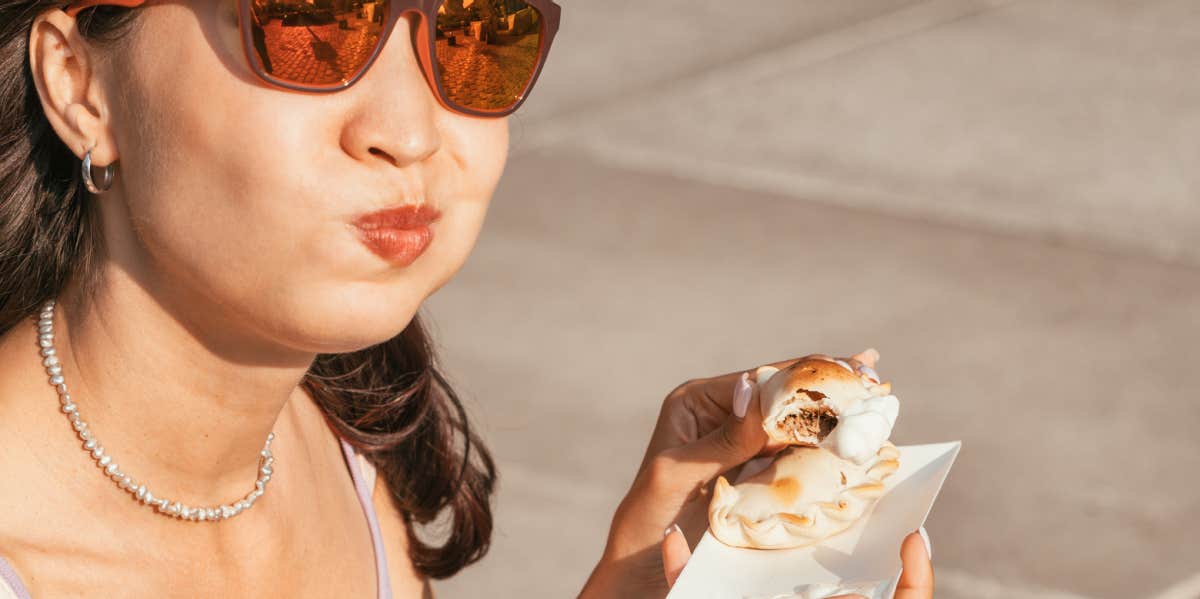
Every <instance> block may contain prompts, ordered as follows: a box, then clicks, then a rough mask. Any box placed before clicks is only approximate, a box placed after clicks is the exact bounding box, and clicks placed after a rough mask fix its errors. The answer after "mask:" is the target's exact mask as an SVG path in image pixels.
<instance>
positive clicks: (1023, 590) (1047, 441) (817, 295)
mask: <svg viewBox="0 0 1200 599" xmlns="http://www.w3.org/2000/svg"><path fill="white" fill-rule="evenodd" d="M560 3H561V4H562V5H563V27H562V30H561V31H560V33H559V39H558V40H556V42H555V49H554V53H553V56H552V57H551V61H550V63H549V64H548V65H547V66H546V68H545V70H544V71H543V73H542V79H541V81H540V82H539V87H538V89H537V90H535V91H534V93H533V94H532V95H531V97H530V100H529V102H528V103H527V104H526V106H525V107H524V108H523V109H522V111H521V112H520V113H518V115H515V116H514V117H512V118H511V119H510V128H511V132H512V138H513V148H512V153H511V156H510V161H509V164H508V167H507V170H506V173H505V176H504V178H503V179H502V181H501V183H500V188H499V189H498V191H497V193H496V196H495V198H494V203H493V205H492V209H491V212H490V214H489V217H488V221H487V223H486V225H485V227H484V232H483V236H482V237H481V239H480V241H479V244H478V246H477V248H476V250H475V252H474V254H473V255H472V257H471V258H470V260H469V261H468V263H467V264H466V266H465V267H464V269H463V271H462V272H461V273H460V274H459V275H458V276H457V278H456V279H455V280H453V281H452V282H451V283H450V284H448V285H447V286H446V287H444V288H443V289H442V290H440V291H439V292H438V293H437V294H436V295H435V296H434V297H433V298H432V299H431V300H430V302H429V303H428V305H427V312H426V314H427V316H428V317H429V318H430V319H431V323H432V325H433V328H434V332H435V335H436V337H437V339H438V340H439V343H440V344H441V345H442V346H443V354H444V357H445V363H446V365H447V367H448V370H449V372H450V375H451V377H452V379H453V381H454V382H455V383H456V384H457V388H458V389H459V390H460V391H461V392H462V393H463V395H464V396H465V397H466V398H467V400H468V402H469V404H470V408H471V410H472V411H473V413H474V416H475V419H476V421H477V422H478V423H479V424H480V426H481V427H482V428H483V431H484V434H485V436H486V437H487V439H488V440H489V442H490V444H491V447H492V449H493V450H494V452H495V454H496V456H497V458H498V460H499V464H500V470H501V485H500V491H499V494H498V496H497V500H496V508H497V517H498V520H497V532H496V535H495V539H494V545H493V548H492V551H491V552H490V553H489V555H488V556H487V557H486V558H485V559H484V560H483V561H482V562H480V563H479V564H477V565H475V566H472V567H470V568H468V569H467V570H465V571H464V572H463V573H462V574H460V575H459V576H457V577H455V578H453V579H452V580H449V581H444V582H439V583H437V585H436V586H437V591H438V593H439V596H442V597H476V596H480V594H481V590H484V589H487V590H488V592H489V593H490V594H491V596H497V597H572V596H574V595H575V594H576V593H577V592H578V590H579V588H580V586H581V585H582V584H583V581H584V580H585V579H586V577H587V575H588V573H589V571H590V569H591V567H592V566H593V564H594V563H595V560H596V559H597V558H598V557H599V555H600V552H601V550H602V548H603V545H604V541H605V535H606V533H607V529H608V524H609V519H610V518H611V516H612V511H613V509H614V508H615V507H616V505H617V502H618V501H620V498H621V497H622V496H623V495H624V493H625V491H626V490H627V488H628V485H629V483H630V481H631V480H632V477H633V474H634V470H635V468H636V467H637V464H638V462H639V461H640V459H641V455H642V452H643V450H644V447H645V442H646V440H647V439H648V437H649V434H650V431H651V428H652V426H653V423H654V420H655V417H656V415H657V410H658V407H659V402H661V400H662V398H663V396H664V395H665V394H666V393H667V392H668V391H669V390H670V389H671V388H673V387H674V386H675V385H676V384H678V383H680V382H682V381H684V380H686V379H689V378H694V377H700V376H712V375H716V374H721V373H725V372H729V371H733V370H737V369H743V368H749V367H752V366H755V365H757V364H759V363H762V362H767V361H773V360H778V359H783V358H788V357H793V356H798V355H802V354H805V353H812V352H826V353H837V354H848V353H852V352H855V351H858V350H860V349H862V348H864V347H866V346H869V345H870V346H875V347H877V348H879V349H880V351H881V352H882V355H883V359H882V360H881V362H880V369H879V370H880V372H881V374H883V375H884V377H885V378H888V379H890V380H892V382H893V384H894V389H895V391H896V393H897V395H898V396H899V397H900V399H901V402H902V404H901V405H902V408H901V413H900V419H899V421H898V423H897V426H896V430H895V432H894V434H893V440H894V441H896V442H897V443H899V444H903V443H921V442H930V441H944V440H952V439H961V440H962V441H963V451H962V453H961V454H960V456H959V461H958V463H957V465H956V466H955V469H954V470H953V471H952V472H951V474H950V478H949V480H948V482H947V484H946V487H945V488H944V489H943V492H942V494H941V496H940V498H939V500H938V502H937V504H936V505H935V507H934V510H933V513H932V515H931V516H930V519H929V523H928V526H927V527H928V529H929V533H930V536H931V537H932V541H933V548H934V557H935V558H936V559H935V567H936V569H937V580H938V585H939V586H938V593H937V597H938V599H980V598H983V599H989V598H997V599H998V598H1006V599H1009V598H1011V599H1078V598H1094V599H1102V598H1103V599H1110V598H1111V599H1129V598H1143V597H1144V598H1148V599H1195V598H1196V597H1200V554H1198V553H1197V551H1196V541H1195V539H1197V538H1200V519H1197V518H1196V517H1195V516H1194V515H1195V514H1196V513H1200V484H1198V483H1197V482H1196V477H1197V475H1196V473H1197V472H1200V441H1198V440H1197V438H1198V437H1197V433H1196V430H1197V428H1198V427H1200V377H1197V376H1196V374H1195V372H1194V371H1195V370H1196V367H1195V365H1194V361H1195V359H1196V358H1197V357H1198V355H1200V354H1198V352H1197V350H1196V349H1195V347H1194V344H1195V343H1196V340H1197V339H1200V175H1197V174H1196V173H1198V172H1200V169H1198V168H1196V165H1197V164H1200V144H1197V142H1196V140H1197V139H1200V79H1198V78H1197V77H1195V76H1194V74H1195V68H1194V67H1195V60H1194V57H1196V56H1200V4H1197V3H1196V2H1194V1H1157V0H1141V1H1134V0H1129V1H1123V2H1121V1H1116V0H1109V1H1101V0H1090V1H1087V0H1075V1H1052V0H1037V1H1035V0H1024V1H1021V0H1013V1H1007V2H1004V1H998V0H997V1H990V2H989V1H982V0H980V1H972V0H957V1H953V2H950V1H938V0H930V1H926V2H916V1H908V2H902V1H883V0H855V1H845V2H818V1H815V0H814V1H796V0H760V1H757V2H754V3H747V4H750V5H751V6H753V10H752V11H750V12H749V14H739V13H736V12H733V10H734V8H736V6H739V5H735V4H732V3H727V2H715V1H707V2H695V1H693V2H682V1H680V0H659V1H656V2H641V3H633V2H621V1H615V0H614V1H611V2H610V1H607V0H606V1H605V2H587V1H584V0H574V1H572V0H560ZM742 10H746V9H742ZM694 541H695V539H693V542H694Z"/></svg>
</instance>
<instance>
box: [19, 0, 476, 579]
mask: <svg viewBox="0 0 1200 599" xmlns="http://www.w3.org/2000/svg"><path fill="white" fill-rule="evenodd" d="M60 5H61V2H53V1H46V0H40V1H17V0H0V334H2V333H4V332H6V331H8V330H9V329H11V328H12V327H14V326H16V325H17V324H19V323H20V322H21V321H22V320H23V319H26V318H28V317H30V316H31V315H32V314H33V313H34V312H36V310H37V309H38V307H39V306H40V304H41V303H42V302H44V301H45V300H47V299H50V298H52V297H55V296H56V295H57V294H58V293H59V291H60V290H61V289H62V288H63V286H64V285H65V284H66V283H67V281H68V280H71V278H72V277H78V280H79V282H80V287H81V289H82V290H83V291H84V293H85V294H90V293H91V291H92V290H94V289H95V287H96V285H97V281H96V272H97V268H96V267H97V265H98V257H99V256H100V255H101V252H102V251H103V249H104V248H103V236H102V233H101V229H100V217H99V214H98V212H97V210H96V205H95V202H93V201H90V198H89V195H88V193H87V191H86V190H85V189H84V188H83V186H82V178H81V176H80V168H79V167H80V162H79V159H77V158H76V157H75V155H74V154H73V153H72V152H71V151H70V150H69V149H68V148H67V146H66V145H65V144H64V143H63V142H62V140H61V139H60V138H59V137H58V135H57V134H56V133H55V131H54V129H53V128H52V127H51V126H50V124H49V122H48V121H47V120H46V116H45V114H44V113H43V112H42V107H41V102H40V100H39V97H38V93H37V89H36V88H35V87H34V84H33V78H32V74H31V71H30V67H29V48H28V43H29V33H30V29H31V27H32V24H33V21H34V19H35V18H36V17H37V15H39V14H41V13H42V12H43V11H45V10H48V9H51V8H55V7H57V6H60ZM136 14H137V12H136V10H131V9H127V8H121V7H114V6H100V7H96V8H89V9H86V10H84V11H83V12H81V13H80V14H79V15H78V17H77V26H78V28H79V31H80V33H81V35H83V36H84V37H85V38H87V39H88V40H89V41H90V42H92V43H93V44H96V45H98V46H99V45H106V44H117V43H119V42H120V39H121V36H122V35H124V34H125V33H127V31H128V28H129V27H130V26H131V24H133V23H134V22H136ZM302 384H303V385H304V387H305V388H306V389H307V390H308V392H309V393H310V394H311V395H312V396H313V398H314V399H315V400H316V402H317V404H318V405H319V406H320V407H321V411H322V412H323V414H324V416H325V419H326V420H327V421H328V422H329V423H330V425H331V426H332V427H333V428H334V429H335V430H337V431H338V433H339V434H340V435H341V436H342V437H343V438H345V439H346V440H347V441H348V442H350V443H351V444H352V445H354V446H355V447H357V448H359V449H360V450H361V451H362V452H363V454H364V455H366V456H367V458H368V459H369V460H370V461H371V463H373V464H374V465H375V466H376V467H377V468H378V472H379V475H380V477H382V478H383V479H384V481H385V482H386V483H387V487H388V490H389V491H390V492H391V496H392V499H393V501H394V503H395V504H396V506H397V507H398V508H399V509H400V511H401V513H402V514H403V515H404V518H405V520H406V521H407V522H408V524H409V526H408V537H409V538H408V541H409V543H408V544H409V547H410V553H409V557H410V558H411V559H412V561H413V564H414V565H415V567H416V569H417V570H418V571H419V572H421V573H422V574H424V575H427V576H430V577H432V578H446V577H448V576H451V575H453V574H454V573H456V572H458V571H459V570H461V569H462V568H463V567H465V566H467V565H468V564H471V563H473V562H475V561H476V560H478V559H479V558H481V557H483V555H484V554H485V553H487V550H488V546H489V543H490V540H491V534H492V512H491V504H490V500H491V495H492V490H493V488H494V487H495V484H496V471H495V464H494V463H493V461H492V458H491V455H490V454H489V452H488V451H487V448H486V447H484V445H483V443H482V440H481V439H480V438H479V436H478V435H477V434H476V433H475V432H474V431H472V430H471V426H470V423H469V419H468V417H467V414H466V412H465V410H464V409H463V404H462V402H461V401H460V400H459V398H458V396H457V395H456V394H455V393H454V390H453V389H452V388H451V387H450V385H449V383H448V382H447V380H446V378H445V377H444V376H443V374H442V373H441V372H440V370H439V367H438V365H437V358H436V356H435V352H434V348H433V344H432V342H431V340H430V338H429V336H428V334H427V333H426V331H425V328H424V326H423V325H422V322H421V317H420V315H416V316H414V317H413V320H412V322H411V323H409V325H408V327H407V328H405V329H404V331H403V332H401V333H400V334H399V335H397V336H396V337H394V338H392V339H389V340H387V341H385V342H383V343H380V344H378V345H374V346H371V347H368V348H365V349H362V350H358V351H354V352H349V353H344V354H321V355H319V356H318V357H317V359H316V360H315V361H314V363H313V365H312V366H311V367H310V369H309V371H308V373H307V374H306V375H305V378H304V380H303V383H302ZM442 517H448V518H449V522H448V523H445V524H447V525H448V526H446V527H445V528H443V529H441V530H439V531H437V532H438V536H444V537H445V540H444V541H439V542H436V543H435V542H429V541H425V540H422V539H421V538H419V537H418V536H417V533H418V532H419V531H418V528H419V526H418V525H427V524H430V523H435V524H443V520H442ZM435 520H436V522H435ZM427 532H428V531H423V532H422V536H426V534H425V533H427Z"/></svg>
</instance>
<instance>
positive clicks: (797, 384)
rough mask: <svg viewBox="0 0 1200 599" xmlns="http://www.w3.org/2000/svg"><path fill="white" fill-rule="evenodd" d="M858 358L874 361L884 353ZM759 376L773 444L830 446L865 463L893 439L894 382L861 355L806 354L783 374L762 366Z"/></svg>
mask: <svg viewBox="0 0 1200 599" xmlns="http://www.w3.org/2000/svg"><path fill="white" fill-rule="evenodd" d="M858 356H859V357H863V358H864V359H866V360H868V361H870V362H874V360H875V359H876V358H877V357H878V353H876V352H874V350H867V351H866V352H863V353H862V354H859V355H858ZM756 377H757V379H758V382H759V389H760V391H759V401H760V402H761V404H762V413H763V414H764V417H763V429H764V430H766V432H767V435H768V436H769V437H770V438H771V439H772V440H774V441H779V442H783V443H788V444H794V445H808V446H812V447H824V448H826V449H829V450H830V451H832V452H833V453H834V454H836V455H837V456H838V457H841V458H845V459H848V460H853V461H854V462H856V463H859V464H862V463H865V462H866V461H867V460H870V459H871V458H872V456H874V455H875V452H876V451H878V450H879V448H880V447H882V446H883V443H884V441H886V440H887V439H888V437H889V436H891V433H892V426H894V425H895V423H896V416H897V415H898V414H899V411H900V401H899V400H898V399H897V398H896V396H895V395H892V394H891V390H892V386H891V384H890V383H883V382H880V380H879V376H878V375H877V374H875V371H874V369H872V368H871V366H870V365H868V364H866V363H864V362H863V361H861V360H859V359H857V357H856V358H847V359H840V358H832V357H829V356H825V355H819V354H818V355H812V356H806V357H804V358H801V359H800V360H798V361H796V362H795V363H793V364H791V365H789V366H788V367H787V368H784V369H782V370H779V369H776V368H773V367H770V366H764V367H762V368H759V369H758V371H757V373H756Z"/></svg>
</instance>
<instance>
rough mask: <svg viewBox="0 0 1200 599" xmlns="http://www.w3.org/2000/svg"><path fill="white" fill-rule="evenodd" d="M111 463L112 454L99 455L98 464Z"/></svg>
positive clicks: (105, 464)
mask: <svg viewBox="0 0 1200 599" xmlns="http://www.w3.org/2000/svg"><path fill="white" fill-rule="evenodd" d="M111 463H112V456H110V455H103V456H101V457H100V465H101V466H107V465H109V464H111Z"/></svg>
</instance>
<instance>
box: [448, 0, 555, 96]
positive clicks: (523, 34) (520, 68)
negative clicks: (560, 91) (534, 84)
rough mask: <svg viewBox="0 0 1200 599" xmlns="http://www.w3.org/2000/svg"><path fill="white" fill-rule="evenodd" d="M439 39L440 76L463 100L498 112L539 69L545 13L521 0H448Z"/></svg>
mask: <svg viewBox="0 0 1200 599" xmlns="http://www.w3.org/2000/svg"><path fill="white" fill-rule="evenodd" d="M436 36H437V37H436V39H435V40H434V46H435V50H436V55H437V56H436V58H437V71H438V77H439V79H440V81H441V85H442V89H444V90H445V92H446V96H447V98H448V99H449V100H450V101H451V102H453V103H455V104H458V105H459V106H463V107H466V108H471V109H474V110H479V111H484V112H499V111H502V110H504V109H506V108H508V107H510V106H512V105H513V104H515V103H516V102H517V101H518V100H519V99H520V96H521V93H522V92H524V91H525V87H526V86H527V85H528V84H529V80H530V79H532V78H533V75H534V72H535V71H536V70H537V60H538V50H539V47H540V45H541V37H542V14H541V13H540V12H539V11H538V10H537V9H536V8H534V7H533V6H530V5H529V4H526V3H524V2H521V1H520V0H445V2H442V3H441V5H440V6H439V7H438V10H437V33H436Z"/></svg>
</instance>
